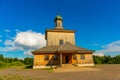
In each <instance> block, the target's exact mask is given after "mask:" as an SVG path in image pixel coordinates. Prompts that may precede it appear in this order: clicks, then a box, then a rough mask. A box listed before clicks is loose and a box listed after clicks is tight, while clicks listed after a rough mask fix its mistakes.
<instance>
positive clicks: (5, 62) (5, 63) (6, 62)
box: [0, 54, 33, 68]
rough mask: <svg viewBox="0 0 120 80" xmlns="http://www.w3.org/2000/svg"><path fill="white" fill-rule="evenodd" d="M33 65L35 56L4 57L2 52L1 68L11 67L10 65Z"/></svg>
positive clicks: (0, 56) (0, 57) (0, 58)
mask: <svg viewBox="0 0 120 80" xmlns="http://www.w3.org/2000/svg"><path fill="white" fill-rule="evenodd" d="M24 65H27V66H32V65H33V58H29V57H27V58H25V59H18V58H8V57H3V55H2V54H0V68H4V67H9V66H24Z"/></svg>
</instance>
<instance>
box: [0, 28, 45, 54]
mask: <svg viewBox="0 0 120 80" xmlns="http://www.w3.org/2000/svg"><path fill="white" fill-rule="evenodd" d="M4 45H5V47H4V48H3V47H0V51H4V52H7V51H23V52H24V54H26V55H31V51H32V50H36V49H39V48H41V47H43V46H45V45H46V40H45V35H44V34H42V33H37V32H34V31H30V30H28V31H24V32H17V33H16V36H15V37H14V39H8V40H6V41H5V42H4Z"/></svg>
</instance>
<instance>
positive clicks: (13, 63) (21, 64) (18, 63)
mask: <svg viewBox="0 0 120 80" xmlns="http://www.w3.org/2000/svg"><path fill="white" fill-rule="evenodd" d="M23 65H24V64H23V63H21V62H19V61H16V62H12V63H9V66H23Z"/></svg>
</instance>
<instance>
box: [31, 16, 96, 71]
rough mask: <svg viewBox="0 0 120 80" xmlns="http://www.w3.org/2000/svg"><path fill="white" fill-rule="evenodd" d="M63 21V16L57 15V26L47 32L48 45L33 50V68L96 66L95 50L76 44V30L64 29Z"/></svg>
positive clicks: (55, 21) (55, 20) (55, 22)
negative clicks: (94, 59) (93, 54)
mask: <svg viewBox="0 0 120 80" xmlns="http://www.w3.org/2000/svg"><path fill="white" fill-rule="evenodd" d="M62 22H63V18H62V17H61V16H60V15H57V16H56V17H55V19H54V24H55V28H54V29H47V30H46V32H45V39H46V42H47V43H46V46H45V47H42V48H40V49H38V50H36V51H32V54H33V55H34V64H33V69H37V68H50V67H59V66H60V67H62V65H63V64H70V65H73V66H94V61H93V56H92V53H93V51H92V50H88V49H85V48H81V47H78V46H76V44H75V31H74V30H67V29H64V28H63V26H62Z"/></svg>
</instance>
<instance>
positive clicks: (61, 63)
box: [60, 53, 62, 67]
mask: <svg viewBox="0 0 120 80" xmlns="http://www.w3.org/2000/svg"><path fill="white" fill-rule="evenodd" d="M60 67H62V54H61V53H60Z"/></svg>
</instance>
